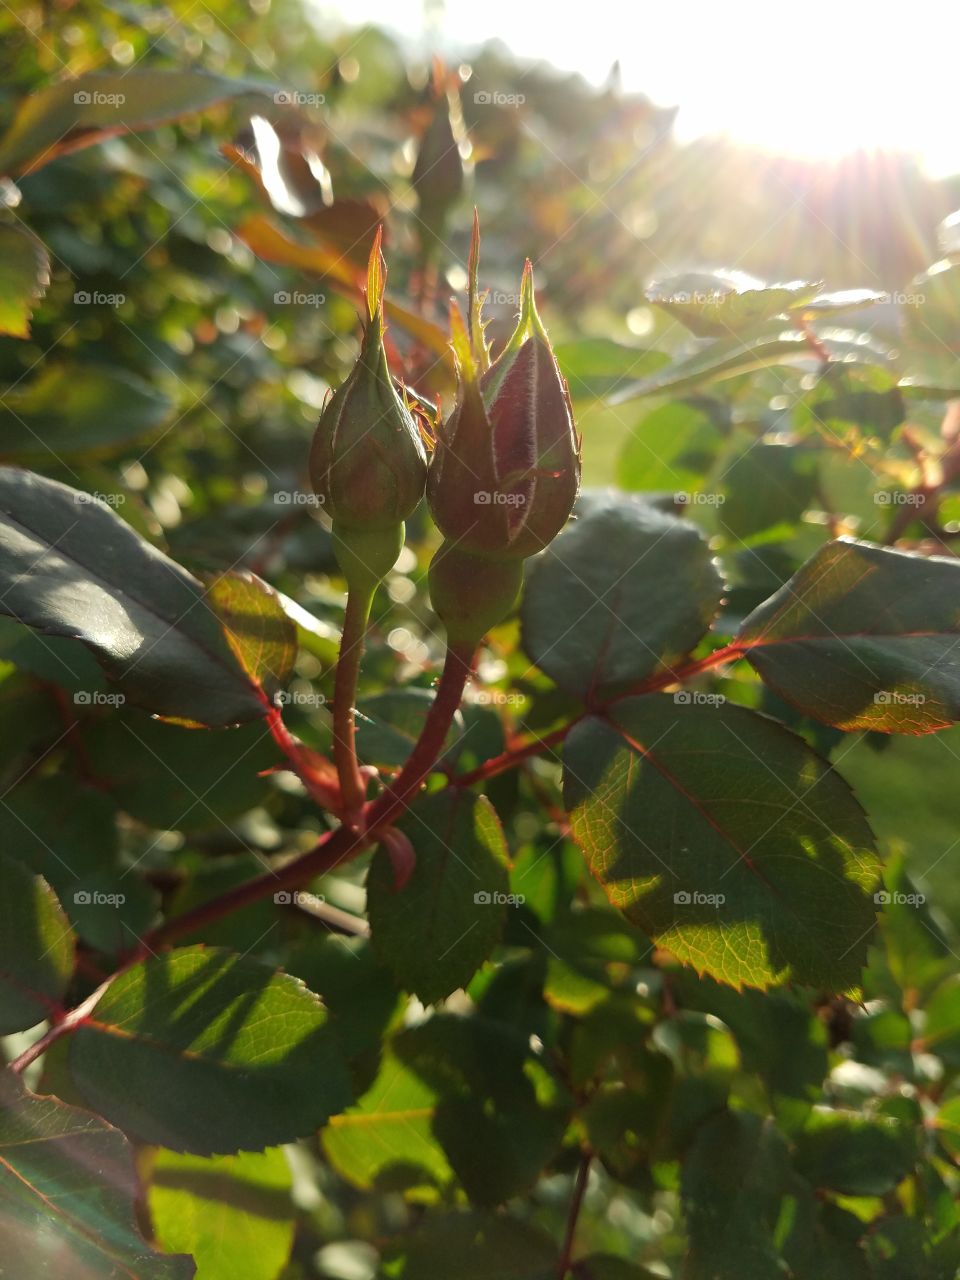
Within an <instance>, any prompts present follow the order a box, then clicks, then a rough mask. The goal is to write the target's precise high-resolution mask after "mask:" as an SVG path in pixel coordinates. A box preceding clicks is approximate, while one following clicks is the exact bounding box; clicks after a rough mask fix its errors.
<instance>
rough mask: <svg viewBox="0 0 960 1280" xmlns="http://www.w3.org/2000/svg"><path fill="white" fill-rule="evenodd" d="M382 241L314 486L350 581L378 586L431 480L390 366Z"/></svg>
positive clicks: (328, 416) (324, 419)
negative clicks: (365, 575)
mask: <svg viewBox="0 0 960 1280" xmlns="http://www.w3.org/2000/svg"><path fill="white" fill-rule="evenodd" d="M380 240H381V235H380V232H379V231H378V233H377V237H376V240H375V241H374V245H373V249H372V251H371V254H370V266H369V271H368V281H367V310H368V314H369V322H368V324H367V326H366V329H365V331H364V335H363V344H362V347H361V350H360V355H359V357H358V359H357V362H356V364H355V365H354V367H353V369H352V370H351V372H350V374H349V376H348V377H347V379H346V381H345V382H343V383H342V384H341V385H340V387H338V388H337V391H336V392H335V394H334V395H333V396H332V397H331V398H330V399H329V400H328V401H327V403H326V405H325V406H324V408H323V412H322V413H321V415H320V421H319V423H318V424H317V430H316V433H315V435H314V437H313V445H312V448H311V451H310V479H311V482H312V484H313V488H314V491H315V492H316V493H317V495H318V496H319V498H320V499H321V501H322V502H323V505H324V509H325V511H326V512H327V513H328V515H329V516H330V518H331V520H332V521H333V532H334V548H335V550H336V553H337V558H338V560H339V561H340V567H341V569H342V570H343V572H344V574H345V576H346V577H347V578H348V579H350V578H351V577H352V576H353V572H356V573H361V572H362V571H363V570H364V569H366V570H368V571H369V572H370V573H371V574H372V575H373V576H374V577H376V578H378V579H379V578H382V577H383V575H384V574H385V573H386V572H387V571H388V570H389V569H390V568H391V567H392V566H393V564H394V562H395V560H396V558H397V556H398V555H399V553H400V548H401V546H402V545H403V521H404V520H406V519H407V517H408V516H410V515H412V513H413V511H414V510H415V508H416V506H417V503H418V502H419V501H420V499H421V497H422V496H423V491H424V485H425V483H426V474H427V455H426V450H425V448H424V444H423V439H422V437H421V434H420V429H419V427H418V426H417V423H416V421H415V419H414V417H413V414H412V413H411V412H410V409H409V408H408V407H407V405H406V404H405V402H404V401H403V400H402V399H401V398H400V396H399V395H398V394H397V392H396V390H395V389H394V385H393V381H392V379H391V377H390V370H389V368H388V367H387V356H386V352H385V351H384V346H383V334H384V320H383V290H384V283H385V280H386V264H385V263H384V260H383V255H382V253H381V251H380Z"/></svg>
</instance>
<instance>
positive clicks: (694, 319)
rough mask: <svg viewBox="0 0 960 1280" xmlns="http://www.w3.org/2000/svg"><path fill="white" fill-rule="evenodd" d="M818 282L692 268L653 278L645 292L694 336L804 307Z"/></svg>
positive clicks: (734, 329)
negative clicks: (767, 280)
mask: <svg viewBox="0 0 960 1280" xmlns="http://www.w3.org/2000/svg"><path fill="white" fill-rule="evenodd" d="M819 287H820V286H819V285H818V284H811V283H810V282H809V281H802V280H795V281H792V282H791V283H789V284H764V283H763V282H762V281H760V280H754V279H753V278H752V277H750V276H746V275H744V274H743V273H742V272H724V271H717V272H709V273H708V272H692V273H690V274H688V275H683V276H671V277H670V278H669V279H667V280H662V281H658V282H657V283H656V284H654V285H651V286H650V288H649V289H647V291H646V294H647V298H648V299H649V301H650V302H652V303H653V304H654V305H655V306H658V307H662V308H663V310H664V311H666V312H668V313H669V314H670V315H671V316H673V317H674V318H675V319H677V320H679V321H680V323H681V324H684V325H686V327H687V328H688V329H689V330H690V331H691V332H692V333H695V334H697V336H698V337H708V338H710V337H718V338H725V337H733V336H735V335H738V334H749V333H751V332H753V331H755V330H756V329H757V327H758V326H759V325H762V324H763V322H764V321H766V320H772V319H773V318H774V316H779V315H783V314H784V312H785V311H787V310H788V309H790V308H796V307H799V308H801V309H805V308H806V306H807V304H809V303H810V302H811V301H812V300H813V299H814V298H816V296H817V290H818V289H819Z"/></svg>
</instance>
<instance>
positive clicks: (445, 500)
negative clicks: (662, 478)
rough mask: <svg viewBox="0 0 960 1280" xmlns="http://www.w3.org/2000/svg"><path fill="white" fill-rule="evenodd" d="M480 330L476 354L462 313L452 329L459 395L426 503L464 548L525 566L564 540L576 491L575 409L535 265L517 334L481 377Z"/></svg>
mask: <svg viewBox="0 0 960 1280" xmlns="http://www.w3.org/2000/svg"><path fill="white" fill-rule="evenodd" d="M476 327H477V326H476V325H475V324H473V323H472V324H471V329H472V330H473V331H474V332H473V339H474V341H473V348H472V349H471V344H470V342H469V340H468V338H467V335H466V334H465V332H464V329H463V324H462V321H461V320H460V319H459V314H458V313H457V315H456V317H455V319H454V321H453V328H454V344H453V345H454V351H455V353H456V356H457V363H458V368H459V374H460V391H459V395H458V400H457V404H456V407H455V408H454V410H453V413H452V414H451V415H450V418H449V419H448V420H447V423H446V425H445V426H444V428H443V429H442V430H441V431H440V432H439V433H438V438H437V447H436V451H435V453H434V456H433V461H432V463H431V466H430V473H429V476H428V478H427V500H428V502H429V504H430V510H431V513H432V515H433V518H434V521H435V522H436V524H437V526H438V528H439V529H440V531H441V532H442V533H443V534H444V535H445V537H446V538H447V539H448V540H449V541H451V542H453V543H455V544H456V546H457V547H459V548H460V549H462V550H464V551H469V552H472V553H474V554H476V555H487V556H494V557H496V558H501V559H502V558H511V559H512V558H521V559H522V558H525V557H526V556H531V555H533V554H534V553H535V552H537V551H541V550H543V548H544V547H545V546H546V545H547V544H548V543H549V542H551V541H552V540H553V539H554V538H555V537H556V535H557V534H558V533H559V532H560V530H561V529H562V528H563V526H564V524H565V523H566V521H567V518H568V517H569V515H570V512H571V510H572V508H573V504H574V501H575V499H576V496H577V491H578V489H579V486H580V442H579V440H578V438H577V434H576V430H575V428H574V423H573V410H572V408H571V405H570V397H569V394H568V392H567V386H566V383H565V382H564V380H563V378H562V376H561V374H560V370H559V369H558V367H557V361H556V358H555V356H554V354H553V349H552V348H551V346H550V341H549V339H548V338H547V334H546V330H545V329H544V327H543V324H542V322H541V320H540V317H539V315H538V314H537V308H536V304H535V302H534V291H533V269H532V267H531V265H530V263H529V261H528V262H527V264H526V266H525V268H524V272H523V283H522V288H521V312H520V320H519V323H518V325H517V328H516V331H515V332H514V334H513V336H512V337H511V339H510V340H509V342H508V343H507V345H506V346H505V347H504V350H503V352H502V353H501V355H500V356H499V357H498V358H497V360H495V361H494V363H493V364H492V365H491V366H490V368H489V369H487V371H486V372H485V373H483V374H479V372H478V370H477V365H476V361H475V355H479V350H478V347H477V334H476ZM481 341H482V340H481Z"/></svg>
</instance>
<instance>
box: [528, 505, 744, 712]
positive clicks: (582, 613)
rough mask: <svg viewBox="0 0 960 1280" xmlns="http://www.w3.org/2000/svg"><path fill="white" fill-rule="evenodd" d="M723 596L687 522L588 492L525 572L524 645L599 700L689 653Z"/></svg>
mask: <svg viewBox="0 0 960 1280" xmlns="http://www.w3.org/2000/svg"><path fill="white" fill-rule="evenodd" d="M722 591H723V581H722V579H721V577H720V574H719V573H718V571H717V568H716V565H715V564H714V562H713V560H712V558H711V556H710V550H709V548H708V546H707V544H706V542H705V541H704V539H703V537H702V536H701V534H700V533H699V531H698V530H697V529H696V528H694V526H693V525H691V524H688V523H685V522H684V521H682V520H677V519H674V517H672V516H668V515H664V514H662V513H661V512H659V511H656V510H655V509H654V508H653V507H651V506H649V505H647V504H646V503H643V502H641V501H639V500H638V499H636V498H628V497H624V496H622V495H621V496H616V497H613V496H610V497H607V496H599V495H595V496H594V495H591V497H590V500H589V501H588V502H587V503H586V504H585V506H584V511H583V514H582V515H581V518H580V519H579V520H577V521H576V522H574V523H573V524H571V525H570V526H569V527H568V528H567V529H566V530H565V531H564V532H563V533H562V534H561V535H560V537H559V538H557V539H556V540H555V541H554V542H553V543H552V544H551V546H550V547H549V548H548V549H547V550H546V551H545V552H544V554H543V555H542V556H541V557H539V558H538V559H537V560H536V561H535V562H534V563H533V565H532V566H531V568H530V569H529V571H528V577H527V585H526V589H525V591H524V596H523V605H522V610H521V619H522V625H523V646H524V648H525V649H526V651H527V653H528V654H529V656H530V658H531V660H532V661H533V662H535V663H536V664H537V666H539V667H540V668H541V669H542V670H543V671H545V672H546V673H547V675H549V676H550V677H551V678H552V679H553V680H555V681H556V682H557V684H559V685H561V686H562V687H563V688H565V689H569V690H571V691H573V692H576V693H579V694H595V693H600V692H602V691H603V690H604V689H608V688H609V687H610V686H615V685H622V684H626V683H633V682H635V681H638V680H642V679H643V678H644V677H645V676H648V675H651V674H653V673H655V672H658V671H661V670H663V669H664V668H668V667H669V665H670V663H671V662H672V661H673V660H675V659H676V658H677V657H679V656H680V655H682V654H685V653H687V652H688V651H689V650H690V649H692V648H693V646H694V645H696V643H697V641H698V640H699V639H700V638H701V636H702V635H703V633H704V631H705V630H706V628H707V627H708V625H709V623H710V620H711V618H712V617H713V616H714V614H715V613H716V610H717V608H718V606H719V603H720V597H721V593H722ZM654 602H655V603H654Z"/></svg>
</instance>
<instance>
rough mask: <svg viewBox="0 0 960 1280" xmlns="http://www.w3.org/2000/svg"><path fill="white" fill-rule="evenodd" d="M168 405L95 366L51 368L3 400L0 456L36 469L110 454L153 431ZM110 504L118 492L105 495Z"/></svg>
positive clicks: (142, 385) (120, 374) (119, 498)
mask: <svg viewBox="0 0 960 1280" xmlns="http://www.w3.org/2000/svg"><path fill="white" fill-rule="evenodd" d="M172 408H173V405H172V403H171V401H170V400H169V399H168V398H167V396H165V395H163V394H162V393H161V392H159V391H157V390H156V389H155V388H154V387H152V386H151V385H150V384H149V383H147V382H144V381H143V379H142V378H138V377H136V376H135V375H133V374H130V373H126V372H124V371H123V370H120V369H109V368H104V367H102V366H99V365H92V364H89V365H80V366H79V367H78V366H76V365H62V366H59V367H51V368H50V369H48V370H45V371H44V372H42V373H41V374H40V375H39V377H38V378H37V379H36V380H35V381H33V382H31V383H30V384H29V385H27V386H24V387H22V388H21V387H18V388H17V389H16V391H13V392H11V393H9V394H8V395H7V396H5V397H4V403H3V406H2V408H0V458H3V459H5V460H7V461H11V462H19V463H24V464H28V465H32V466H38V467H41V468H49V467H55V466H57V465H58V464H59V463H62V462H63V461H64V460H65V459H67V458H71V459H72V458H74V457H76V455H77V454H82V455H83V456H84V457H85V458H86V457H87V456H89V455H96V454H100V453H109V452H110V451H113V450H116V449H117V448H119V447H122V446H123V445H125V444H128V443H129V442H130V441H131V440H137V439H139V438H140V437H141V436H144V435H146V434H148V433H149V432H150V431H152V430H153V429H154V428H155V427H158V426H159V425H160V424H161V423H162V422H163V421H164V420H165V419H166V418H167V417H168V416H169V414H170V411H171V409H172ZM105 500H106V501H107V502H108V503H110V504H112V505H120V504H122V503H123V502H124V501H125V495H124V494H122V493H111V494H107V495H105Z"/></svg>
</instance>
